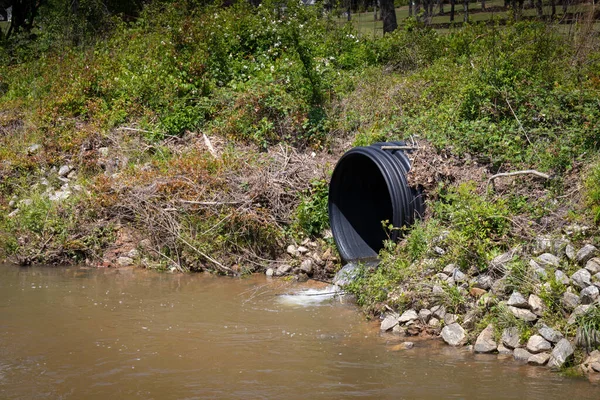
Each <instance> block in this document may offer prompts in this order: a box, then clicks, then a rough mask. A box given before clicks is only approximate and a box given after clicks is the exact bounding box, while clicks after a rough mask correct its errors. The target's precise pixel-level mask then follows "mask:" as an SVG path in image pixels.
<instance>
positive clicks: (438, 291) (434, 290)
mask: <svg viewBox="0 0 600 400" xmlns="http://www.w3.org/2000/svg"><path fill="white" fill-rule="evenodd" d="M431 291H432V293H433V294H444V289H442V287H441V286H439V285H433V288H432V289H431Z"/></svg>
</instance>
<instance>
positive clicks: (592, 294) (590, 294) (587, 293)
mask: <svg viewBox="0 0 600 400" xmlns="http://www.w3.org/2000/svg"><path fill="white" fill-rule="evenodd" d="M598 295H600V291H598V288H597V287H596V286H593V285H591V286H588V287H586V288H585V289H583V290H582V291H581V292H580V293H579V299H580V300H581V304H592V303H593V302H594V301H596V299H597V298H598Z"/></svg>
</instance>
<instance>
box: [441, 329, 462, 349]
mask: <svg viewBox="0 0 600 400" xmlns="http://www.w3.org/2000/svg"><path fill="white" fill-rule="evenodd" d="M442 339H444V341H445V342H446V343H448V344H449V345H450V346H458V345H460V344H462V342H463V341H464V340H465V330H464V329H463V328H462V327H461V326H460V325H459V324H457V323H454V324H450V325H446V326H445V327H444V329H442Z"/></svg>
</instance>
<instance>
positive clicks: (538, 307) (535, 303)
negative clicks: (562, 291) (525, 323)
mask: <svg viewBox="0 0 600 400" xmlns="http://www.w3.org/2000/svg"><path fill="white" fill-rule="evenodd" d="M527 302H528V303H529V308H530V309H531V311H533V313H534V314H535V315H537V316H539V317H541V316H542V315H544V310H545V309H546V306H545V305H544V302H543V301H542V299H541V298H540V297H539V296H537V295H535V294H530V295H529V300H528V301H527Z"/></svg>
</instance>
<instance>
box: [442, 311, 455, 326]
mask: <svg viewBox="0 0 600 400" xmlns="http://www.w3.org/2000/svg"><path fill="white" fill-rule="evenodd" d="M457 320H458V317H457V316H456V314H451V313H446V315H444V324H446V325H451V324H453V323H455V322H456V321H457Z"/></svg>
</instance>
